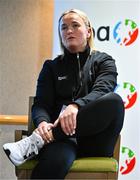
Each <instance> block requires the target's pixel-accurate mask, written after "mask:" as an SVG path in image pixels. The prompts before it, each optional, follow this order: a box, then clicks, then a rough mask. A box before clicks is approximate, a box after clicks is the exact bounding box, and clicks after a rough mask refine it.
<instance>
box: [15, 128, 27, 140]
mask: <svg viewBox="0 0 140 180" xmlns="http://www.w3.org/2000/svg"><path fill="white" fill-rule="evenodd" d="M27 135H28V131H26V130H15V142H16V141H19V140H21V139H22V138H23V136H27Z"/></svg>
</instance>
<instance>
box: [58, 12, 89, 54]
mask: <svg viewBox="0 0 140 180" xmlns="http://www.w3.org/2000/svg"><path fill="white" fill-rule="evenodd" d="M90 32H91V30H90V28H89V27H87V26H86V25H85V23H84V21H83V19H82V18H81V17H80V16H79V15H78V14H76V13H69V14H66V15H64V16H63V17H62V19H61V21H60V36H61V40H62V44H63V46H64V47H65V48H66V49H68V50H69V51H70V52H72V53H76V52H82V51H84V49H85V46H86V45H87V40H88V38H89V37H90Z"/></svg>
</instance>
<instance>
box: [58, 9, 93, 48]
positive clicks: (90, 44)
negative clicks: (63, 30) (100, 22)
mask: <svg viewBox="0 0 140 180" xmlns="http://www.w3.org/2000/svg"><path fill="white" fill-rule="evenodd" d="M69 13H76V14H78V15H79V16H80V17H81V18H82V19H83V21H84V23H85V25H86V26H87V27H88V28H90V29H91V34H90V38H89V39H88V45H89V47H90V49H91V51H92V50H94V43H93V36H94V35H93V28H92V25H91V22H90V20H89V18H88V17H87V15H86V14H85V13H84V12H83V11H81V10H78V9H70V10H68V11H65V12H64V13H63V14H62V15H61V16H60V18H59V21H58V23H59V25H58V33H59V40H60V46H61V49H62V51H63V50H64V45H63V43H62V39H61V35H60V21H61V19H62V18H63V16H65V15H66V14H69Z"/></svg>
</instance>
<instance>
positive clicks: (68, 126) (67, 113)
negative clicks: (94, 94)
mask: <svg viewBox="0 0 140 180" xmlns="http://www.w3.org/2000/svg"><path fill="white" fill-rule="evenodd" d="M77 113H78V106H77V105H76V104H70V105H68V106H67V107H66V108H65V110H64V111H63V112H62V113H61V114H60V115H59V117H58V119H57V120H56V122H60V124H61V128H62V130H63V131H64V133H65V134H66V135H73V134H75V129H76V117H77Z"/></svg>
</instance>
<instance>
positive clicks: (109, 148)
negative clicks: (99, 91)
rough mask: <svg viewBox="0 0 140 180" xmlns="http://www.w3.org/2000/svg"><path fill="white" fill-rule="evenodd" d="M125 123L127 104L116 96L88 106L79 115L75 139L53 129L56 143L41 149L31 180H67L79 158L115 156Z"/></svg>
mask: <svg viewBox="0 0 140 180" xmlns="http://www.w3.org/2000/svg"><path fill="white" fill-rule="evenodd" d="M123 121H124V105H123V101H122V99H121V97H120V96H119V95H117V94H115V93H108V94H106V95H104V96H102V97H101V98H99V99H97V100H96V101H94V102H91V103H89V104H88V105H86V106H84V107H83V108H81V109H80V110H79V112H78V115H77V128H76V134H75V136H74V137H73V138H71V136H66V135H65V134H64V133H63V131H62V130H61V127H60V126H58V127H57V128H55V129H54V130H53V134H54V137H55V141H54V142H53V143H50V144H47V145H45V146H44V147H43V148H42V149H41V151H40V153H39V156H38V159H39V163H38V164H37V166H36V167H35V168H34V170H33V172H32V175H31V179H64V178H65V176H66V174H67V173H68V171H69V169H70V167H71V165H72V163H73V161H74V160H75V159H76V158H78V157H88V156H94V157H97V156H108V157H111V156H112V155H113V150H114V146H115V143H116V141H117V138H118V135H119V134H120V131H121V129H122V126H123ZM75 140H76V141H75Z"/></svg>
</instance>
